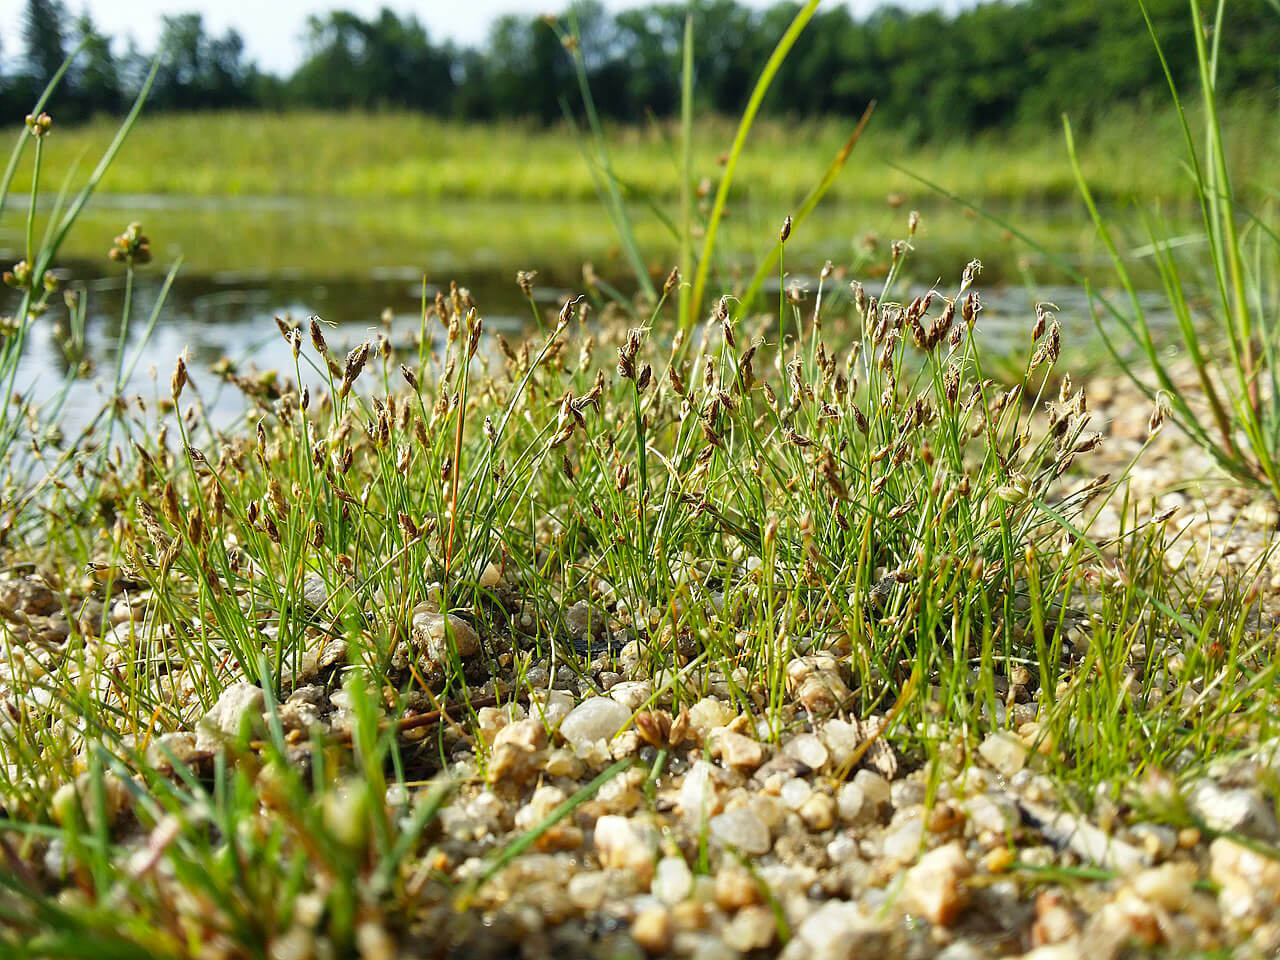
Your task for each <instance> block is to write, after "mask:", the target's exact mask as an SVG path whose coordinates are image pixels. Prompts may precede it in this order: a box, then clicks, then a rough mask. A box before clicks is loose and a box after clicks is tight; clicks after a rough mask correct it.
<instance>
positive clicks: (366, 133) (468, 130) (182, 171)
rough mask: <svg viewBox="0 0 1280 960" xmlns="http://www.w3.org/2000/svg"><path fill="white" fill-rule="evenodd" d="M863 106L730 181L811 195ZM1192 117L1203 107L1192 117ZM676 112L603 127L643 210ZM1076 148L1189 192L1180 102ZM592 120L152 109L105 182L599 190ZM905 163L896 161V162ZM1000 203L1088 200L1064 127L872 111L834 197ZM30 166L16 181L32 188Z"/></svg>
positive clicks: (1239, 133) (1098, 181)
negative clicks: (920, 138) (964, 128)
mask: <svg viewBox="0 0 1280 960" xmlns="http://www.w3.org/2000/svg"><path fill="white" fill-rule="evenodd" d="M1223 120H1224V124H1226V125H1227V126H1228V128H1229V129H1231V130H1232V132H1233V136H1232V138H1231V142H1230V149H1231V158H1230V159H1231V164H1232V169H1233V170H1234V171H1235V173H1236V180H1237V183H1238V186H1239V189H1240V190H1241V191H1242V194H1243V197H1244V198H1246V199H1247V198H1253V197H1258V196H1261V195H1263V194H1264V193H1265V191H1266V188H1267V185H1268V183H1269V181H1268V173H1269V169H1270V162H1271V157H1272V154H1273V153H1274V149H1275V144H1276V142H1277V139H1278V138H1280V119H1277V117H1276V113H1275V110H1274V109H1272V108H1271V107H1270V106H1269V105H1267V104H1264V103H1262V102H1260V101H1257V100H1253V101H1242V102H1240V103H1236V104H1229V105H1224V107H1223ZM857 121H858V118H857V117H850V118H848V119H847V120H846V121H843V122H842V121H838V120H835V119H830V120H795V121H790V122H783V121H778V120H761V121H759V122H758V123H757V124H756V125H755V127H754V129H753V132H752V136H751V141H750V149H749V150H747V151H745V152H744V153H743V155H742V157H741V159H740V161H739V167H738V171H737V174H736V179H735V182H736V183H737V184H738V185H739V189H740V191H742V192H743V193H744V194H749V195H751V196H753V197H761V198H767V199H770V200H773V199H777V200H778V201H781V202H791V203H795V202H798V201H799V200H800V199H801V198H802V197H803V196H804V194H805V193H806V191H808V190H809V188H810V187H812V186H813V185H814V184H815V183H817V182H819V181H820V180H821V179H822V176H823V174H824V172H825V170H826V169H827V167H828V165H829V164H830V163H831V161H832V159H833V158H834V157H835V156H836V155H837V154H838V153H839V151H840V149H841V148H842V147H843V146H844V144H845V141H846V140H847V139H848V137H849V136H850V134H851V133H852V132H853V130H854V128H855V126H856V125H857ZM1192 122H1196V118H1193V121H1192ZM735 123H736V121H733V120H730V119H726V118H716V117H700V118H699V121H698V123H697V125H696V126H695V127H694V129H693V131H692V144H691V150H692V157H691V164H692V170H693V172H694V175H695V177H696V178H697V180H698V181H702V180H704V179H705V180H706V182H707V187H706V188H705V189H706V190H707V191H714V189H715V187H716V185H717V184H718V182H719V179H720V173H721V171H722V162H723V160H724V158H725V157H726V155H727V152H728V150H729V147H730V144H731V143H732V140H733V135H734V126H735ZM115 130H116V123H115V122H114V121H112V120H110V119H107V118H104V119H101V120H99V121H96V122H92V123H88V124H85V125H81V126H77V127H73V128H69V129H59V130H58V132H57V137H58V140H59V141H60V143H61V144H62V146H61V147H60V148H59V150H58V151H57V152H56V153H52V152H51V155H50V158H49V161H48V166H47V169H46V171H45V173H44V176H45V177H47V178H48V179H47V182H48V183H51V184H59V183H62V182H63V180H64V179H65V178H66V177H67V176H68V174H69V173H70V171H71V170H72V169H74V168H75V166H76V165H77V164H78V163H81V162H83V160H84V158H85V157H86V156H93V155H96V153H98V152H100V151H101V150H102V148H103V147H104V146H105V145H106V144H107V143H108V142H109V141H110V140H111V138H112V136H113V135H114V133H115ZM679 136H680V131H679V129H678V125H675V124H668V123H654V124H652V125H649V126H644V127H618V128H607V138H608V142H609V144H610V151H611V155H612V165H613V170H614V173H615V175H616V177H617V179H618V181H619V183H620V184H621V186H622V188H623V189H624V190H625V191H626V193H627V194H628V196H630V197H631V198H632V199H633V200H634V201H635V203H636V204H637V206H638V207H641V208H643V206H644V204H645V202H646V201H647V200H649V201H655V202H657V201H662V202H666V201H671V200H673V199H675V198H676V197H677V196H678V192H679V187H678V184H679V182H680V178H679V175H678V174H679V169H678V167H679V163H680V162H681V159H680V151H679V150H678V149H677V147H676V141H677V139H678V138H679ZM1079 143H1080V162H1081V165H1082V167H1083V169H1084V172H1085V175H1086V176H1087V177H1088V179H1089V182H1090V183H1091V184H1093V185H1094V190H1095V192H1096V194H1097V196H1098V197H1099V199H1100V200H1103V201H1124V202H1127V201H1129V200H1133V199H1138V200H1141V201H1143V202H1146V203H1161V204H1165V205H1169V206H1173V207H1180V206H1185V205H1187V204H1188V203H1190V202H1191V200H1190V194H1189V193H1188V192H1187V187H1188V180H1187V171H1186V169H1185V167H1184V165H1183V158H1182V141H1181V127H1180V125H1179V120H1178V115H1177V113H1176V112H1175V111H1173V110H1172V109H1171V108H1169V107H1168V106H1167V105H1159V106H1156V107H1154V108H1149V109H1137V108H1132V107H1126V106H1123V105H1121V106H1117V107H1116V108H1115V109H1114V110H1113V111H1112V112H1111V113H1109V114H1108V115H1106V116H1105V117H1103V118H1102V119H1100V120H1098V121H1096V122H1095V123H1094V124H1093V125H1092V127H1091V129H1089V130H1087V131H1081V132H1079ZM584 150H585V151H586V152H587V153H589V148H588V147H587V145H586V143H585V141H584V138H583V137H582V136H581V135H580V133H578V132H575V131H574V130H572V129H568V128H566V127H565V126H563V125H554V126H551V127H543V126H539V125H536V124H528V125H521V124H517V123H514V122H511V123H504V124H501V125H490V124H475V123H454V122H448V121H440V120H436V119H432V118H429V117H424V116H422V115H420V114H411V113H395V112H377V111H375V112H371V113H360V112H351V113H343V114H326V113H305V112H291V113H283V114H272V113H270V112H263V111H254V112H246V113H237V112H217V113H209V114H203V113H192V114H172V115H165V114H157V115H155V116H149V117H148V119H147V122H146V123H145V124H143V125H142V126H140V127H139V128H138V129H137V130H136V131H134V132H133V133H132V134H131V136H130V137H129V140H128V142H127V143H126V144H125V145H124V147H123V149H122V151H121V154H120V161H119V162H118V163H117V164H114V165H113V166H112V168H111V169H110V170H109V171H107V173H106V176H105V177H104V178H103V180H102V183H101V186H100V189H101V190H102V191H103V192H104V193H112V194H126V195H137V196H151V195H155V194H171V195H175V196H177V197H196V198H200V197H214V198H219V197H338V198H343V199H347V200H352V201H365V200H379V199H395V200H402V201H404V200H412V201H442V202H446V203H448V204H460V203H465V202H468V201H494V202H504V203H541V202H552V203H570V204H571V203H574V202H580V201H596V200H597V199H598V195H597V187H596V181H595V180H594V179H593V175H592V172H591V165H590V164H589V163H588V162H586V160H585V159H584V157H585V154H584ZM898 168H901V169H898ZM912 174H914V175H915V177H921V178H924V179H925V180H929V181H932V182H934V183H937V184H945V185H946V187H947V189H948V190H950V191H951V192H953V193H955V194H958V195H960V196H963V197H966V198H970V199H973V200H976V201H981V202H984V203H991V204H996V205H1000V206H1003V207H1011V208H1017V207H1026V208H1031V209H1034V208H1035V207H1037V206H1046V205H1047V206H1054V207H1059V206H1062V205H1064V204H1073V205H1074V204H1075V203H1076V201H1077V199H1078V197H1077V192H1076V184H1075V177H1074V175H1073V173H1072V170H1071V166H1070V163H1069V162H1068V159H1067V157H1066V154H1065V152H1064V151H1063V149H1062V141H1061V137H1060V135H1059V131H1057V130H1055V129H1036V130H1019V131H1016V132H1012V133H1007V134H998V133H997V134H989V135H984V136H979V137H974V138H956V139H954V140H951V141H942V142H937V141H926V142H924V143H917V142H913V141H912V140H909V139H907V138H906V137H903V136H901V135H897V134H895V133H894V131H892V130H888V129H880V128H879V127H878V126H877V125H876V124H875V123H874V121H873V122H872V123H871V124H870V126H869V127H868V130H867V133H866V135H865V138H864V139H862V140H861V142H860V143H859V145H858V147H857V150H856V151H855V153H854V155H853V158H852V160H851V165H850V167H849V169H848V171H847V175H845V176H842V177H841V178H840V179H839V180H837V181H836V182H835V183H834V184H833V185H832V186H831V189H830V190H829V191H828V192H827V194H826V197H827V202H828V203H839V204H849V203H852V204H855V205H865V204H866V203H867V202H868V201H878V200H880V199H882V198H885V197H888V196H889V195H891V194H905V195H914V196H916V197H920V196H921V195H922V194H923V193H924V192H925V191H922V190H921V185H920V182H919V180H917V179H915V177H913V176H912ZM28 177H29V173H28V172H27V171H25V170H24V171H19V174H18V176H17V177H16V178H15V180H14V183H13V188H14V189H15V190H17V191H23V190H25V189H26V188H27V187H28V186H29V179H28Z"/></svg>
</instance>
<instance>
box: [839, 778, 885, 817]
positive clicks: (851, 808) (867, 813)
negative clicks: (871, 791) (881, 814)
mask: <svg viewBox="0 0 1280 960" xmlns="http://www.w3.org/2000/svg"><path fill="white" fill-rule="evenodd" d="M836 807H837V809H838V810H839V812H840V819H841V820H843V821H844V822H845V823H851V824H857V823H863V822H865V821H868V820H870V819H871V818H872V815H873V814H874V812H875V811H874V810H873V808H872V805H871V804H870V803H869V802H867V795H866V794H865V793H864V792H863V790H862V787H861V786H859V785H858V784H857V783H856V782H853V781H850V782H849V783H844V784H841V785H840V792H839V793H837V794H836Z"/></svg>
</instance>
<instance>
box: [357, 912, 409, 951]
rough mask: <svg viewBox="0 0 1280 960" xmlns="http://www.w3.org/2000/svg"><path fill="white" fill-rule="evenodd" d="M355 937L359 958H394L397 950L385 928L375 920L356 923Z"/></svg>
mask: <svg viewBox="0 0 1280 960" xmlns="http://www.w3.org/2000/svg"><path fill="white" fill-rule="evenodd" d="M355 939H356V952H357V953H358V954H359V955H360V960H395V958H396V956H397V954H398V952H399V951H398V950H397V949H396V942H395V940H394V939H393V938H392V936H391V934H390V933H388V932H387V928H386V927H384V926H383V925H382V924H381V923H379V922H377V921H373V920H366V921H364V922H363V923H360V924H357V925H356V938H355Z"/></svg>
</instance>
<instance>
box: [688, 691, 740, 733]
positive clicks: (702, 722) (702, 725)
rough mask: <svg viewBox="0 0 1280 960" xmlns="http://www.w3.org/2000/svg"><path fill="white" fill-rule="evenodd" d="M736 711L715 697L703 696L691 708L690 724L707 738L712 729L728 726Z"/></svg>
mask: <svg viewBox="0 0 1280 960" xmlns="http://www.w3.org/2000/svg"><path fill="white" fill-rule="evenodd" d="M733 717H734V712H733V711H732V710H730V709H729V707H728V706H726V705H725V704H724V703H722V702H721V701H719V700H717V699H716V698H715V697H703V698H702V699H701V700H699V701H698V702H697V703H695V704H694V705H693V706H691V707H690V708H689V725H690V726H691V727H693V729H694V731H695V732H696V733H697V734H698V736H699V738H701V739H703V740H705V739H706V738H707V737H708V736H709V735H710V733H711V731H712V730H714V729H716V728H717V727H723V726H727V725H728V723H729V722H730V721H731V720H732V719H733Z"/></svg>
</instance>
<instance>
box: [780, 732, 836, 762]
mask: <svg viewBox="0 0 1280 960" xmlns="http://www.w3.org/2000/svg"><path fill="white" fill-rule="evenodd" d="M782 752H783V753H785V754H786V755H787V756H789V757H795V758H796V759H797V760H799V761H800V762H801V763H803V764H804V765H805V766H806V767H808V768H809V769H810V770H821V769H822V768H823V767H825V766H826V765H827V759H828V757H830V755H831V754H830V753H829V752H828V750H827V748H826V746H825V745H824V744H823V742H822V741H821V740H819V739H818V738H817V737H816V736H814V735H813V734H812V733H802V734H800V735H799V736H798V737H793V738H792V739H791V740H789V741H788V742H787V745H786V746H785V747H783V748H782Z"/></svg>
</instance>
